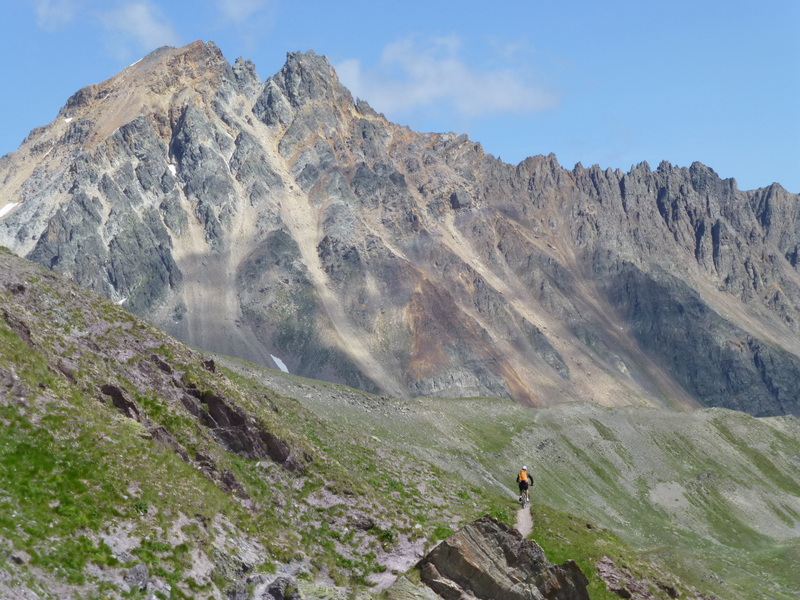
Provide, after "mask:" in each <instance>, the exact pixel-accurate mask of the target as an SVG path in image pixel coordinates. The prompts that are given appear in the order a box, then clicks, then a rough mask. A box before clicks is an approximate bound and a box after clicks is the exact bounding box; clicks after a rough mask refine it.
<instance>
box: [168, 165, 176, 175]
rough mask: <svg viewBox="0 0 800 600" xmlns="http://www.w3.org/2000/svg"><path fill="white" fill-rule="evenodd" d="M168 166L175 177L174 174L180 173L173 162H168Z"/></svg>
mask: <svg viewBox="0 0 800 600" xmlns="http://www.w3.org/2000/svg"><path fill="white" fill-rule="evenodd" d="M167 168H168V169H169V172H170V173H172V176H173V177H174V176H176V175H177V174H178V169H177V168H176V167H175V165H173V164H168V165H167Z"/></svg>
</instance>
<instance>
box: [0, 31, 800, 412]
mask: <svg viewBox="0 0 800 600" xmlns="http://www.w3.org/2000/svg"><path fill="white" fill-rule="evenodd" d="M798 200H800V198H798V196H797V195H793V194H790V193H788V192H786V191H785V190H784V189H783V188H781V187H780V186H779V185H777V184H776V185H773V186H770V187H768V188H764V189H759V190H754V191H741V190H739V189H738V187H737V185H736V182H735V181H734V180H731V179H727V180H722V179H720V178H719V177H718V176H717V174H716V173H715V172H714V171H713V170H712V169H711V168H709V167H707V166H704V165H702V164H699V163H695V164H693V165H691V166H690V167H688V168H687V167H676V166H673V165H670V164H668V163H666V162H664V163H661V164H660V165H658V167H657V168H656V169H655V170H653V169H651V168H650V166H649V165H647V164H646V163H642V164H639V165H636V166H634V167H633V168H632V169H631V170H630V171H629V172H627V173H623V172H621V171H619V170H611V169H606V170H603V169H601V168H600V167H598V166H596V165H595V166H592V167H589V168H585V167H583V166H581V165H580V164H579V165H576V166H575V167H574V168H573V169H565V168H564V167H562V166H560V165H559V164H558V162H557V160H556V157H555V156H552V155H551V156H536V157H531V158H528V159H526V160H524V161H523V162H521V163H520V164H518V165H510V164H506V163H504V162H502V161H501V160H500V159H499V158H496V157H493V156H491V155H488V154H486V153H485V152H484V151H483V150H482V148H481V146H480V144H479V143H476V142H474V141H471V140H469V139H468V138H467V137H466V136H463V135H456V134H452V133H444V134H441V133H418V132H415V131H412V130H411V129H409V128H407V127H403V126H400V125H397V124H394V123H391V122H389V121H388V120H387V119H386V118H385V117H384V116H383V115H381V114H379V113H377V112H376V111H375V110H373V109H372V108H371V107H370V106H369V104H367V102H366V101H364V100H360V99H354V98H353V97H352V95H351V94H350V93H349V92H348V90H347V89H346V88H345V87H343V86H342V85H341V84H340V83H339V81H338V79H337V77H336V74H335V72H334V70H333V68H332V67H331V65H330V64H329V63H328V61H327V59H325V58H324V57H323V56H319V55H317V54H315V53H313V52H306V53H291V54H289V55H288V56H287V61H286V64H285V66H284V67H283V68H282V69H281V70H280V72H278V73H277V74H275V75H273V76H272V77H269V78H268V79H266V80H265V81H262V80H261V79H260V78H259V76H258V75H257V73H256V70H255V66H254V65H253V64H252V63H251V62H249V61H246V60H243V59H241V58H240V59H237V60H236V61H235V62H234V63H233V64H232V65H231V64H230V63H228V62H227V61H226V60H225V58H224V57H223V56H222V54H221V53H220V51H219V49H218V48H217V47H216V46H215V45H214V44H213V43H211V42H208V43H202V42H195V43H192V44H190V45H188V46H186V47H183V48H178V49H176V48H161V49H159V50H157V51H155V52H153V53H152V54H150V55H148V56H146V57H145V58H143V59H142V60H140V61H139V62H137V63H135V64H133V65H131V66H130V67H128V68H127V69H125V70H123V71H122V72H121V73H119V74H117V75H115V76H114V77H111V78H110V79H108V80H107V81H104V82H101V83H98V84H94V85H90V86H88V87H86V88H83V89H82V90H80V91H78V92H77V93H76V94H74V95H73V96H72V97H71V98H69V100H67V102H66V104H65V105H64V107H63V108H62V109H61V111H60V112H59V114H58V116H57V118H56V119H55V120H54V121H53V122H51V123H49V124H47V125H45V126H43V127H40V128H38V129H35V130H33V131H32V132H31V134H30V135H29V136H28V138H27V139H26V140H25V141H24V142H23V143H22V144H21V146H20V148H19V149H18V150H17V151H16V152H14V153H12V154H9V155H6V156H4V157H2V159H0V244H1V245H4V246H6V247H8V248H10V249H11V250H12V251H14V252H15V253H17V254H19V255H20V256H24V257H26V258H28V259H29V260H32V261H35V262H37V263H40V264H42V265H44V266H46V267H48V268H50V269H53V270H55V271H58V272H60V273H63V274H65V275H67V276H69V277H70V278H71V279H73V280H74V281H75V282H77V283H79V284H80V285H82V286H84V287H87V288H90V289H93V290H95V291H98V292H100V293H102V294H104V295H105V296H107V297H108V298H110V299H111V300H113V301H115V302H118V303H120V304H122V305H124V306H125V307H126V308H127V309H128V310H130V311H131V312H133V313H135V314H137V315H141V316H144V317H146V318H147V319H148V320H149V321H150V322H151V323H153V324H155V325H156V326H158V327H160V328H161V329H163V330H164V331H166V332H168V333H170V334H172V335H174V336H176V337H178V338H180V339H181V340H184V341H186V342H188V343H190V344H192V345H194V346H197V347H200V348H204V349H206V350H208V351H214V352H219V353H222V354H225V355H230V356H236V357H239V358H243V359H247V360H249V361H252V362H254V363H258V364H261V365H266V366H270V367H275V366H280V367H282V368H285V369H286V370H288V371H290V372H291V373H292V374H297V375H303V376H308V377H313V378H315V379H321V380H326V381H330V382H334V383H345V384H347V385H349V386H352V387H356V388H359V389H362V390H365V391H369V392H374V393H378V394H385V395H388V396H392V397H399V398H406V399H411V398H414V397H417V396H440V397H445V396H496V397H502V398H508V399H513V400H515V401H517V402H519V403H521V404H525V405H529V406H537V407H542V406H553V405H557V404H561V403H565V402H572V401H589V402H593V403H597V404H600V405H602V406H606V407H611V406H645V407H668V408H675V409H681V410H682V409H693V408H698V407H702V406H716V407H727V408H733V409H737V410H742V411H746V412H749V413H750V414H753V415H756V416H769V415H798V414H800V400H799V398H800V337H798V331H799V330H800V276H799V275H798V268H800V265H798V262H800V254H799V250H798V247H799V246H800V223H798V210H797V207H798V205H799V203H798Z"/></svg>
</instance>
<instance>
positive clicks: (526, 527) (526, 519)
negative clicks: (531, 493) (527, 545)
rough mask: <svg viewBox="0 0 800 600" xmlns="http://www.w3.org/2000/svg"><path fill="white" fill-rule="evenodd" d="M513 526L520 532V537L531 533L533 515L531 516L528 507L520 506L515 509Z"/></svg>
mask: <svg viewBox="0 0 800 600" xmlns="http://www.w3.org/2000/svg"><path fill="white" fill-rule="evenodd" d="M514 527H516V529H517V531H519V532H520V533H521V534H522V537H528V536H529V535H530V534H531V532H532V531H533V517H531V509H530V508H529V507H526V508H520V509H519V510H518V511H517V521H516V523H515V524H514Z"/></svg>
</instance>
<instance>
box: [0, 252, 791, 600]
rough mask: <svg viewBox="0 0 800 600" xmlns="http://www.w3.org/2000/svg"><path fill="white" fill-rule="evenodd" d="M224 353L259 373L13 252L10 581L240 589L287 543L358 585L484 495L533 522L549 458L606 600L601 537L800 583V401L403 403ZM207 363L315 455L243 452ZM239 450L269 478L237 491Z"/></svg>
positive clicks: (687, 572)
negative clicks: (522, 485) (163, 366)
mask: <svg viewBox="0 0 800 600" xmlns="http://www.w3.org/2000/svg"><path fill="white" fill-rule="evenodd" d="M20 285H22V289H20V287H19V286H20ZM153 355H157V356H158V357H159V360H161V361H163V362H166V363H168V364H169V365H170V368H171V369H172V371H171V373H165V372H163V371H161V370H160V369H158V368H155V367H153V364H154V363H153V359H152V356H153ZM225 362H226V365H227V366H228V367H231V368H233V369H235V371H236V372H234V371H228V370H223V371H224V373H219V372H216V373H215V372H211V371H209V370H207V369H205V368H203V366H202V357H201V356H200V355H199V354H197V353H196V352H194V351H192V350H190V349H187V348H185V347H184V346H182V345H181V344H179V343H177V342H175V341H173V340H171V339H169V338H167V337H166V336H164V335H163V334H161V333H160V332H158V331H157V330H155V329H153V328H151V327H149V326H148V325H146V324H144V323H143V322H141V321H139V320H138V319H136V318H134V317H131V316H130V315H129V314H128V313H126V312H125V311H123V310H121V309H120V308H119V307H116V306H114V305H113V304H111V303H109V302H108V301H106V300H103V299H100V298H98V297H95V296H91V295H87V294H85V292H82V291H81V290H79V289H78V288H76V287H74V286H72V285H71V284H69V283H67V282H64V281H62V280H60V279H58V278H56V277H55V276H54V275H52V274H51V273H49V272H46V271H43V270H41V269H38V268H37V267H34V266H32V265H30V264H29V263H25V262H24V261H20V260H19V259H16V258H14V257H12V256H11V255H9V254H8V253H4V252H2V251H0V450H1V451H0V556H2V557H3V558H8V557H9V556H11V555H12V554H13V555H15V556H16V557H17V562H22V564H21V565H19V564H17V562H15V561H8V560H4V561H3V562H2V566H0V592H2V593H6V592H7V591H8V590H11V589H16V588H15V587H14V586H17V585H23V586H26V587H28V588H30V589H33V590H37V591H38V592H39V593H40V595H41V596H42V597H43V598H47V597H58V596H60V595H61V596H63V595H66V592H69V591H72V592H75V590H78V592H76V593H77V595H78V596H80V597H85V598H95V597H96V598H101V597H109V598H117V597H122V596H123V595H127V597H133V598H136V597H144V591H142V590H138V589H133V590H132V591H129V592H125V590H126V589H127V586H126V585H125V584H124V582H123V581H122V577H123V575H124V573H125V572H126V569H127V567H130V566H132V565H134V564H136V563H139V562H144V563H145V564H147V565H148V567H149V569H150V574H151V576H153V577H154V578H155V579H156V580H157V581H158V582H159V583H160V584H161V587H160V588H159V589H156V590H155V591H156V593H157V595H160V597H163V598H181V597H220V598H221V597H222V592H223V591H224V590H225V589H227V588H228V587H229V586H230V585H232V584H233V583H232V582H235V581H237V580H240V579H241V578H242V577H243V576H244V574H245V571H248V572H249V573H250V574H252V572H263V573H270V572H274V571H275V570H277V569H283V568H284V566H285V565H286V564H288V563H292V564H293V565H294V566H295V571H296V572H299V574H300V579H301V581H302V580H304V579H305V581H306V585H309V582H311V581H316V582H317V583H326V582H327V583H328V584H333V583H337V584H341V585H344V586H347V587H351V588H352V587H354V586H355V588H358V587H359V586H361V585H363V584H364V583H365V582H366V581H367V580H368V578H372V577H375V576H376V575H377V576H379V575H380V571H381V570H382V569H384V567H386V568H388V569H390V570H391V569H393V568H400V567H399V566H395V564H394V563H393V558H395V557H396V556H397V555H399V554H402V553H403V552H405V553H406V556H405V564H406V566H407V565H408V564H410V563H409V560H413V553H414V552H417V551H419V550H420V549H421V548H422V547H423V546H425V545H426V544H430V543H432V542H433V541H435V540H436V539H439V538H441V537H443V536H445V535H447V534H448V533H449V532H450V531H452V530H453V529H455V528H457V527H458V526H459V525H460V524H462V523H464V522H465V521H467V520H470V519H472V518H475V517H477V516H479V515H480V514H483V513H485V512H490V513H492V514H494V515H495V516H497V517H499V518H501V519H503V520H505V521H507V522H513V516H514V510H515V508H516V507H515V505H514V503H513V497H514V495H515V490H514V482H513V479H514V474H515V472H516V469H517V468H518V467H519V465H520V463H522V462H525V463H528V466H529V467H531V469H532V471H533V473H534V476H535V477H536V485H535V488H534V496H535V500H536V503H535V505H534V509H533V510H534V517H535V520H536V525H535V528H534V538H536V539H537V541H539V542H540V544H541V545H542V546H543V547H544V548H545V550H546V551H547V552H548V555H549V556H550V557H551V559H553V560H557V561H560V560H563V559H566V558H575V559H577V560H578V561H579V562H580V563H581V565H582V567H583V568H584V569H585V570H586V571H587V572H588V573H589V574H590V578H591V579H592V597H593V598H595V600H596V599H597V598H603V597H612V596H611V595H609V593H608V592H607V591H605V586H604V585H603V584H602V583H601V582H599V580H598V579H597V578H596V576H594V575H592V573H593V569H594V560H596V559H598V558H600V556H601V555H602V554H608V555H610V556H611V557H612V558H614V560H615V562H617V563H618V564H619V563H622V564H626V565H627V566H628V567H630V569H631V570H632V571H634V572H635V574H637V575H639V576H641V577H643V578H648V577H649V578H651V579H655V578H659V579H661V580H668V581H669V582H670V584H675V585H676V586H677V587H678V588H679V589H680V590H683V591H684V592H685V596H684V597H691V596H690V595H689V593H690V592H691V588H696V589H698V590H701V591H707V592H712V593H715V594H717V595H718V596H719V597H720V598H725V599H736V598H742V599H744V598H753V597H759V596H762V595H763V596H764V597H769V598H787V599H788V598H794V597H796V595H797V591H798V590H800V581H798V575H797V573H796V569H795V568H794V566H795V565H796V564H798V562H800V552H799V551H798V537H799V536H800V499H799V498H800V490H799V489H798V484H797V482H798V481H800V463H799V462H798V459H797V457H798V455H800V423H798V421H797V419H794V418H781V419H763V420H760V419H754V418H752V417H748V416H746V415H742V414H739V413H734V412H731V411H724V410H709V411H701V412H699V413H694V414H681V413H671V412H666V411H656V410H650V409H628V410H624V409H623V410H606V409H603V408H600V407H596V406H588V405H570V406H561V407H556V408H551V409H543V410H531V409H526V408H523V407H520V406H518V405H516V404H514V403H512V402H508V401H504V400H498V399H450V400H447V399H429V398H421V399H415V400H411V401H399V400H393V399H390V398H384V397H379V396H370V395H368V394H363V393H360V392H356V391H353V390H349V389H348V388H344V387H341V386H334V385H330V384H324V383H319V382H313V381H309V380H302V379H300V378H296V377H292V376H288V375H285V374H281V373H276V372H271V371H266V370H262V369H257V368H256V367H253V366H252V365H248V364H246V363H242V362H240V361H225ZM187 382H189V383H191V384H192V385H194V386H196V387H197V389H203V390H210V391H213V392H214V393H217V394H220V395H222V396H224V397H225V398H226V399H228V400H229V401H230V402H232V403H235V404H237V405H240V406H243V407H245V408H246V410H247V412H248V414H249V415H251V416H252V417H253V418H254V419H256V420H257V421H258V422H259V423H261V424H262V425H263V426H264V427H265V428H266V429H267V430H269V431H270V432H272V433H273V434H275V435H276V436H278V437H279V438H281V439H283V440H285V441H287V443H288V444H289V445H290V446H291V447H292V449H293V451H294V452H295V453H296V454H297V455H298V456H302V457H305V458H304V459H303V464H304V467H305V472H297V471H291V470H288V469H286V468H284V467H281V466H280V465H278V464H276V463H274V462H272V461H268V460H253V459H248V458H244V457H242V456H239V455H236V454H233V453H231V452H228V451H226V450H225V449H224V448H223V447H222V446H220V444H219V441H218V440H217V439H216V438H215V437H214V436H213V435H212V434H211V433H210V432H209V430H208V429H207V428H204V427H202V426H200V425H199V424H198V421H197V420H196V419H195V418H194V417H193V416H192V415H191V414H190V413H188V412H187V411H186V410H185V409H184V408H183V407H182V406H181V404H180V402H179V401H178V400H177V398H178V396H177V395H176V394H177V391H176V390H179V389H180V387H181V386H182V385H185V384H186V383H187ZM107 383H113V384H115V385H117V386H119V387H120V388H121V389H124V390H125V393H126V394H127V395H128V397H129V398H131V399H132V400H133V401H134V402H135V403H136V405H137V406H138V407H139V409H140V411H141V412H142V413H143V414H144V416H145V417H146V418H144V419H142V422H139V421H136V420H134V419H130V418H127V417H124V416H122V415H121V414H120V412H119V411H118V410H117V409H115V408H114V406H113V405H112V403H111V402H110V401H109V399H108V398H107V397H106V396H104V395H103V394H102V393H100V391H99V388H100V387H101V386H102V385H104V384H107ZM155 426H162V427H165V428H166V429H167V430H168V431H170V432H171V433H172V435H173V436H174V438H175V439H176V440H177V442H178V443H179V444H180V445H181V447H182V448H184V449H185V450H186V452H187V455H188V456H189V457H190V460H189V461H188V462H187V461H186V460H182V459H181V458H180V457H179V456H178V454H176V453H175V452H174V451H173V450H171V449H169V448H167V447H165V446H164V445H163V444H159V443H157V442H156V441H155V440H154V439H153V433H152V431H153V428H154V427H155ZM198 455H205V456H207V457H210V458H211V459H212V461H213V463H214V465H215V469H216V474H217V475H216V476H213V477H212V476H207V474H206V475H204V474H203V472H202V471H201V470H200V469H199V467H198V464H197V461H196V460H195V457H196V456H198ZM223 472H225V473H230V475H231V476H232V477H233V479H234V480H235V481H236V482H237V483H238V485H239V486H240V487H241V489H243V490H244V491H245V493H246V497H239V496H237V495H236V494H235V493H231V492H230V490H229V491H225V486H224V485H222V483H221V478H220V477H219V474H220V473H223ZM355 520H360V521H361V522H362V525H361V526H357V525H356V524H355ZM363 523H366V525H364V524H363ZM587 524H591V525H592V527H591V528H588V527H587V526H586V525H587ZM397 564H398V565H399V564H400V563H397ZM382 565H383V566H382ZM204 566H205V567H204ZM303 573H306V574H307V575H303ZM665 573H666V574H665ZM164 584H169V585H170V586H171V587H170V588H167V587H165V585H164ZM362 589H366V588H362ZM65 591H66V592H65ZM62 592H63V593H62ZM656 592H658V590H656ZM759 592H760V593H759ZM2 593H0V595H2ZM330 593H332V594H333V592H330ZM658 593H661V592H658ZM661 595H662V596H663V593H661ZM332 597H335V595H334V596H332Z"/></svg>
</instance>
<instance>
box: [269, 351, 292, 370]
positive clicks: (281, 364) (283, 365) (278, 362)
mask: <svg viewBox="0 0 800 600" xmlns="http://www.w3.org/2000/svg"><path fill="white" fill-rule="evenodd" d="M269 357H270V358H271V359H272V362H274V363H275V364H276V365H278V368H279V369H280V370H281V371H283V372H284V373H288V372H289V369H287V368H286V363H284V362H283V361H282V360H281V359H280V358H278V357H277V356H273V355H272V354H270V355H269Z"/></svg>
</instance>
